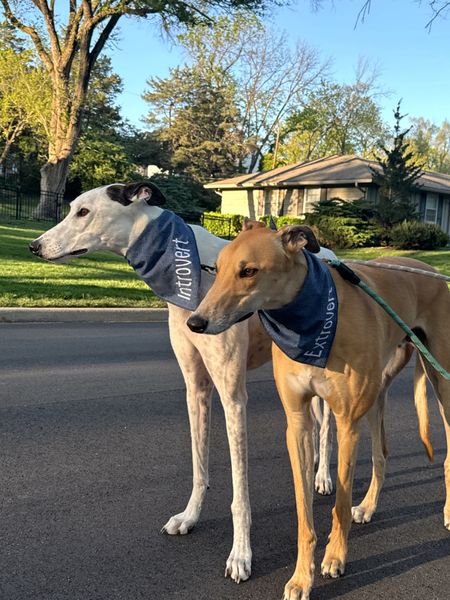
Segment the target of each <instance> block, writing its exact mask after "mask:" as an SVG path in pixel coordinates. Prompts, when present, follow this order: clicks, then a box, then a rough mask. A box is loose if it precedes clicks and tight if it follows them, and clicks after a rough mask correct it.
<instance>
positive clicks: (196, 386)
mask: <svg viewBox="0 0 450 600" xmlns="http://www.w3.org/2000/svg"><path fill="white" fill-rule="evenodd" d="M171 341H172V347H173V349H174V352H175V355H176V357H177V359H178V363H179V365H180V367H181V370H182V373H183V376H184V380H185V383H186V400H187V408H188V413H189V425H190V429H191V444H192V493H191V496H190V498H189V502H188V503H187V506H186V508H185V509H184V511H183V512H181V513H179V514H177V515H174V516H173V517H171V518H170V519H169V520H168V522H167V523H166V524H165V525H164V527H163V528H162V531H164V532H166V533H168V534H170V535H175V534H186V533H188V531H189V530H190V529H192V528H193V527H194V525H195V524H196V523H197V521H198V519H199V516H200V512H201V509H202V506H203V501H204V499H205V495H206V490H207V488H208V484H209V475H208V459H209V431H210V418H211V395H212V390H213V383H212V380H211V377H210V376H209V374H208V371H207V370H206V368H205V365H204V363H203V360H202V357H201V356H200V353H199V352H198V351H197V350H196V348H195V347H194V346H193V345H192V344H191V342H190V341H189V340H188V339H187V338H186V337H185V336H184V335H183V334H182V333H180V332H179V331H178V333H177V335H176V336H175V335H171Z"/></svg>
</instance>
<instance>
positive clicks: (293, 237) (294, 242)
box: [277, 225, 320, 254]
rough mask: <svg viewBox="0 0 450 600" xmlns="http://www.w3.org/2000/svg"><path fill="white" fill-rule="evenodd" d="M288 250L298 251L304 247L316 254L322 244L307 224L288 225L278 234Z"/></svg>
mask: <svg viewBox="0 0 450 600" xmlns="http://www.w3.org/2000/svg"><path fill="white" fill-rule="evenodd" d="M277 235H278V236H279V237H280V239H281V243H282V244H283V247H284V248H285V250H287V252H292V253H296V252H298V251H299V250H301V249H302V248H306V250H309V252H313V253H314V254H316V253H317V252H319V251H320V245H319V242H318V241H317V238H316V236H315V235H314V233H313V232H312V230H311V229H310V228H309V227H307V226H306V225H286V227H283V228H282V229H280V230H279V232H278V234H277Z"/></svg>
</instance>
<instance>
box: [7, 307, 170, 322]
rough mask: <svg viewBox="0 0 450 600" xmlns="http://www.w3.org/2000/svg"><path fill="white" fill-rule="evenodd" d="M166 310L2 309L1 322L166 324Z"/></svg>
mask: <svg viewBox="0 0 450 600" xmlns="http://www.w3.org/2000/svg"><path fill="white" fill-rule="evenodd" d="M167 318H168V310H167V308H14V307H13V308H0V323H72V322H77V323H80V322H83V323H163V322H166V321H167Z"/></svg>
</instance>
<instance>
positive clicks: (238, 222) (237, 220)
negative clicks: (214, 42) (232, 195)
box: [203, 211, 244, 238]
mask: <svg viewBox="0 0 450 600" xmlns="http://www.w3.org/2000/svg"><path fill="white" fill-rule="evenodd" d="M243 222H244V216H243V215H227V214H222V213H220V212H213V211H209V212H204V213H203V227H204V228H205V229H207V230H208V231H210V232H211V233H213V234H214V235H217V236H218V237H223V238H234V237H236V236H237V234H238V233H240V232H241V231H242V224H243Z"/></svg>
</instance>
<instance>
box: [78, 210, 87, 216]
mask: <svg viewBox="0 0 450 600" xmlns="http://www.w3.org/2000/svg"><path fill="white" fill-rule="evenodd" d="M88 214H89V209H87V208H80V210H79V211H78V212H77V217H85V216H86V215H88Z"/></svg>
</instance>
